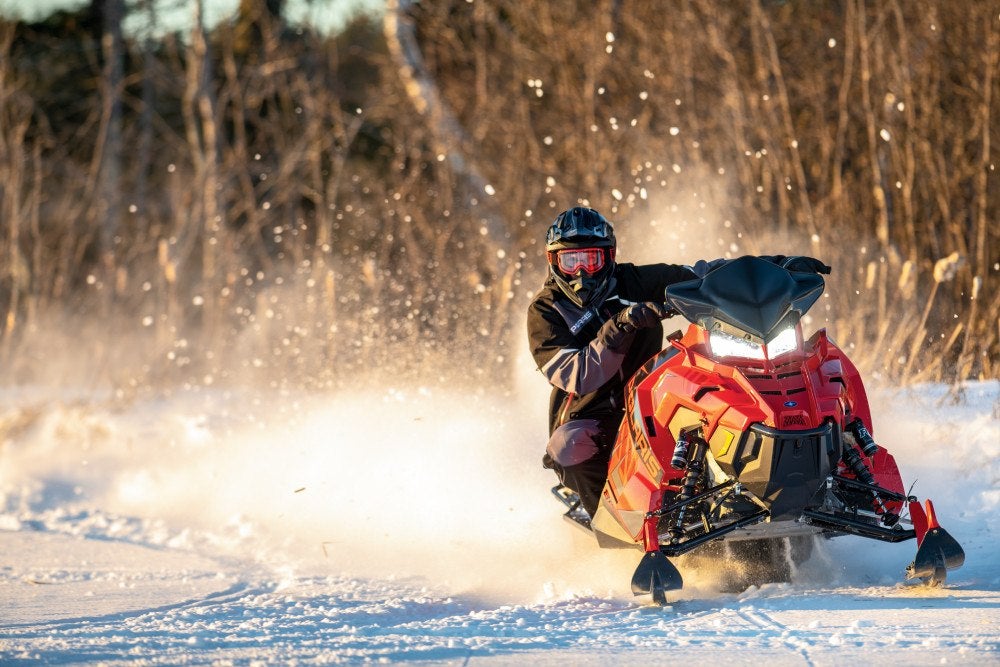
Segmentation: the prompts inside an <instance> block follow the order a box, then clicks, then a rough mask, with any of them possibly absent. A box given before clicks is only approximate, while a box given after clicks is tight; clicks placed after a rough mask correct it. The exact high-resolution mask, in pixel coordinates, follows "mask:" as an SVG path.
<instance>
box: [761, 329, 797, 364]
mask: <svg viewBox="0 0 1000 667" xmlns="http://www.w3.org/2000/svg"><path fill="white" fill-rule="evenodd" d="M798 346H799V339H798V337H797V336H796V335H795V327H788V328H787V329H785V330H784V331H782V332H781V333H779V334H778V335H777V336H775V337H774V338H773V339H772V340H771V342H770V343H768V344H767V356H768V358H770V359H774V358H775V357H779V356H781V355H782V354H784V353H785V352H791V351H792V350H794V349H795V348H797V347H798Z"/></svg>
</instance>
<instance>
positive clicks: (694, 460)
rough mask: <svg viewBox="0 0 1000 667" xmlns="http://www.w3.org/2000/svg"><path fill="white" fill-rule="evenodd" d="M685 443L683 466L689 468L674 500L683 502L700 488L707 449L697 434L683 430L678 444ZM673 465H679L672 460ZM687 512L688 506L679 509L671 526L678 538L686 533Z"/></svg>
mask: <svg viewBox="0 0 1000 667" xmlns="http://www.w3.org/2000/svg"><path fill="white" fill-rule="evenodd" d="M682 440H683V441H684V443H685V455H687V456H685V458H684V465H683V466H681V467H683V468H687V472H686V473H684V481H683V482H681V490H680V492H679V493H678V494H677V497H676V498H675V500H674V502H679V503H682V502H684V501H686V500H690V499H691V498H693V497H694V495H695V493H696V492H697V490H698V480H699V479H700V478H701V471H702V470H703V469H704V467H703V463H704V458H705V449H704V448H703V447H702V441H701V439H700V438H699V437H698V436H697V435H694V436H693V437H690V436H689V435H688V434H686V433H684V432H683V431H682V432H681V435H680V437H679V438H678V444H679V443H680V442H681V441H682ZM676 458H677V448H676V447H675V449H674V460H676ZM671 465H672V466H673V467H675V468H677V467H678V466H676V465H674V461H671ZM686 514H687V506H686V505H685V506H681V508H680V509H679V510H677V517H676V518H675V519H674V522H673V525H672V526H671V527H670V536H671V537H672V538H673V539H675V540H677V539H680V538H681V537H682V536H683V535H684V517H685V515H686Z"/></svg>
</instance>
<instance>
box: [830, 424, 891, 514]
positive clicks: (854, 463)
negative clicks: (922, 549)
mask: <svg viewBox="0 0 1000 667" xmlns="http://www.w3.org/2000/svg"><path fill="white" fill-rule="evenodd" d="M858 421H860V420H858ZM848 427H850V425H849V426H848ZM861 428H862V429H864V425H863V424H862V426H861ZM864 432H865V433H868V431H867V429H865V431H864ZM852 435H853V431H852ZM868 437H869V438H871V436H870V435H869V436H868ZM872 444H873V445H874V444H875V443H874V441H873V442H872ZM877 448H878V447H877V446H876V449H877ZM869 456H870V455H869ZM841 459H842V460H843V461H844V463H846V464H847V467H848V468H850V469H851V472H853V473H854V476H855V477H856V478H857V479H859V480H860V481H862V482H864V483H865V484H867V485H868V486H878V485H877V484H876V483H875V475H873V474H872V471H871V469H870V468H869V467H868V464H867V463H865V460H864V459H863V458H861V453H860V452H859V451H858V450H857V449H855V447H854V445H851V444H848V446H847V448H846V449H845V450H844V454H843V456H841ZM871 494H872V500H874V501H875V507H876V511H877V512H878V513H879V514H881V515H882V523H883V524H885V525H887V526H892V525H894V524H895V523H896V522H897V521H899V515H898V514H895V513H894V512H890V511H889V508H887V507H886V506H885V503H884V502H882V496H880V495H879V493H878V491H876V490H874V489H871Z"/></svg>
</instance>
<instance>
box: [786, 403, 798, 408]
mask: <svg viewBox="0 0 1000 667" xmlns="http://www.w3.org/2000/svg"><path fill="white" fill-rule="evenodd" d="M796 405H798V403H796V402H795V401H785V407H786V408H794V407H795V406H796Z"/></svg>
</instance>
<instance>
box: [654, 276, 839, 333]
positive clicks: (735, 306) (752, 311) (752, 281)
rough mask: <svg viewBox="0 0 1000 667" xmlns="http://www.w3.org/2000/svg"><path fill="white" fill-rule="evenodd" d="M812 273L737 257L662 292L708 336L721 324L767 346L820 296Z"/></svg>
mask: <svg viewBox="0 0 1000 667" xmlns="http://www.w3.org/2000/svg"><path fill="white" fill-rule="evenodd" d="M824 285H825V283H824V282H823V278H822V277H821V276H819V275H817V274H815V273H798V272H790V271H788V270H786V269H783V268H781V267H780V266H778V265H777V264H773V263H771V262H769V261H767V260H765V259H760V258H759V257H750V256H747V257H740V258H739V259H735V260H733V261H731V262H728V263H726V264H724V265H723V266H721V267H719V268H718V269H716V270H714V271H712V272H711V273H709V274H708V275H707V276H705V277H704V278H696V279H695V280H688V281H685V282H682V283H677V284H675V285H671V286H670V287H668V288H667V302H668V303H669V304H670V305H671V306H673V307H674V308H675V309H677V310H678V311H679V312H680V313H681V315H683V316H684V317H686V318H687V319H688V320H689V321H691V322H694V323H696V324H699V325H700V326H702V327H704V328H706V329H709V330H711V329H712V328H714V327H715V326H716V323H717V322H725V323H726V324H729V325H731V326H735V327H737V328H739V329H741V330H743V331H746V332H747V333H750V334H752V335H754V336H756V337H758V338H760V339H762V342H764V343H767V342H770V340H771V339H772V338H774V336H775V335H777V334H778V333H779V331H780V330H781V329H783V328H784V327H785V323H786V322H789V323H794V322H795V321H798V318H799V317H800V316H801V315H802V314H803V313H805V312H806V311H807V310H809V308H810V306H812V305H813V303H815V302H816V299H818V298H819V297H820V295H821V294H823V288H824Z"/></svg>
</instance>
